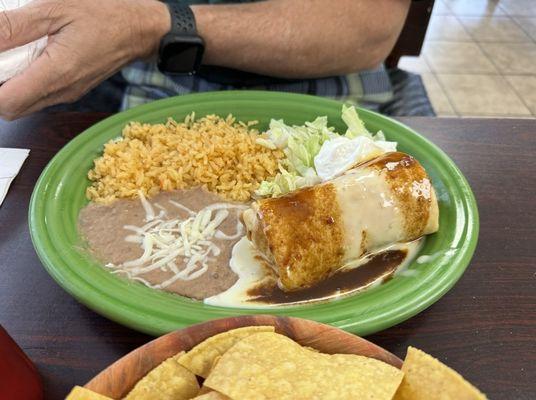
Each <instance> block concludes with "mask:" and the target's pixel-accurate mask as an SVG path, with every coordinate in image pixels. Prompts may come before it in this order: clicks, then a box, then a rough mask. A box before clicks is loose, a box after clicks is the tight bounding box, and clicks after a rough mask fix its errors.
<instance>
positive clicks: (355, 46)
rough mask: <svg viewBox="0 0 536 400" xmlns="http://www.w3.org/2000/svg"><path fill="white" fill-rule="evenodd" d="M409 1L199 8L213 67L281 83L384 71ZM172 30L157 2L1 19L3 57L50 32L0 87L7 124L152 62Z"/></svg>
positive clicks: (38, 3) (48, 3)
mask: <svg viewBox="0 0 536 400" xmlns="http://www.w3.org/2000/svg"><path fill="white" fill-rule="evenodd" d="M409 1H410V0H266V1H262V2H258V3H249V4H235V5H207V6H194V7H193V10H194V13H195V16H196V20H197V25H198V31H199V33H200V35H201V36H202V37H203V38H204V40H205V41H206V56H205V63H206V64H212V65H219V66H224V67H231V68H235V69H241V70H244V71H249V72H255V73H260V74H265V75H273V76H279V77H302V78H305V77H319V76H328V75H334V74H341V73H348V72H352V71H357V70H360V69H366V68H371V67H374V66H376V65H378V64H379V63H380V62H381V61H383V59H384V58H385V57H386V56H387V55H388V53H389V52H390V50H391V48H392V46H393V45H394V43H395V41H396V38H397V37H398V34H399V32H400V30H401V28H402V25H403V23H404V20H405V17H406V13H407V10H408V8H409ZM170 27H171V22H170V16H169V12H168V11H167V9H166V6H165V5H163V4H162V3H159V2H157V1H154V0H35V1H34V2H33V3H30V4H29V5H27V6H25V7H22V8H20V9H18V10H12V11H7V12H1V13H0V52H1V51H4V50H7V49H10V48H13V47H16V46H20V45H23V44H25V43H28V42H31V41H33V40H36V39H37V38H39V37H42V36H45V35H48V37H49V41H48V45H47V47H46V49H45V51H44V53H43V54H42V55H41V56H40V57H39V58H38V59H37V60H36V61H35V62H34V63H33V64H32V65H31V66H30V67H29V68H28V69H27V70H26V71H24V72H23V73H21V74H20V75H18V76H16V77H14V78H13V79H11V80H9V81H8V82H6V83H4V84H3V85H2V86H0V117H3V118H6V119H14V118H17V117H20V116H22V115H26V114H29V113H32V112H34V111H37V110H40V109H42V108H44V107H47V106H50V105H53V104H57V103H61V102H69V101H74V100H76V99H77V98H79V97H81V96H82V95H83V94H85V93H86V92H87V91H89V90H90V89H91V88H93V87H95V86H96V85H97V84H98V83H100V82H101V81H102V80H104V79H106V78H107V77H108V76H110V75H112V74H113V73H114V72H116V71H118V70H119V69H121V68H122V67H123V66H125V65H126V64H128V63H130V62H132V61H134V60H136V59H141V58H147V57H150V56H154V55H155V53H156V51H157V49H158V45H159V42H160V40H161V38H162V37H163V35H164V34H165V33H166V32H168V31H169V29H170Z"/></svg>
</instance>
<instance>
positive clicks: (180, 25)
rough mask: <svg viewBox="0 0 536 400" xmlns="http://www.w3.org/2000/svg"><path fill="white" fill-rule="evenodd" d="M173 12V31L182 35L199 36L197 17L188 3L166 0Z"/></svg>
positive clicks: (170, 10) (171, 12)
mask: <svg viewBox="0 0 536 400" xmlns="http://www.w3.org/2000/svg"><path fill="white" fill-rule="evenodd" d="M166 4H167V6H168V8H169V12H170V14H171V32H172V33H175V34H181V35H189V36H197V30H196V26H195V17H194V13H193V11H192V9H191V8H190V6H188V5H184V4H180V3H177V2H176V1H170V2H166Z"/></svg>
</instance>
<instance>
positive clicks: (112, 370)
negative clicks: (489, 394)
mask: <svg viewBox="0 0 536 400" xmlns="http://www.w3.org/2000/svg"><path fill="white" fill-rule="evenodd" d="M251 325H272V326H274V327H275V330H276V332H278V333H281V334H283V335H285V336H288V337H289V338H291V339H293V340H295V341H296V342H298V343H300V344H301V345H303V346H309V347H313V348H315V349H317V350H319V351H321V352H322V353H327V354H335V353H339V354H358V355H362V356H367V357H373V358H376V359H378V360H381V361H384V362H386V363H388V364H391V365H393V366H395V367H397V368H400V367H401V366H402V361H401V360H400V359H399V358H398V357H396V356H395V355H393V354H391V353H389V352H388V351H386V350H384V349H382V348H381V347H378V346H376V345H375V344H372V343H370V342H369V341H367V340H365V339H362V338H360V337H358V336H354V335H352V334H350V333H348V332H345V331H342V330H340V329H337V328H334V327H332V326H329V325H324V324H321V323H318V322H314V321H309V320H306V319H300V318H290V317H275V316H271V315H251V316H240V317H232V318H224V319H218V320H213V321H208V322H205V323H202V324H198V325H193V326H190V327H188V328H185V329H181V330H178V331H175V332H171V333H168V334H167V335H164V336H161V337H159V338H158V339H155V340H153V341H151V342H149V343H147V344H145V345H143V346H142V347H140V348H138V349H136V350H134V351H132V352H130V353H129V354H127V355H126V356H124V357H123V358H121V359H119V360H117V361H116V362H115V363H113V364H112V365H110V366H109V367H108V368H106V369H105V370H104V371H102V372H101V373H100V374H98V375H97V376H96V377H95V378H93V379H92V380H91V381H89V382H88V383H87V384H86V385H85V387H86V388H88V389H90V390H93V391H94V392H97V393H100V394H102V395H105V396H108V397H111V398H112V399H120V398H123V397H124V396H126V395H127V394H128V392H129V391H130V390H131V389H132V387H133V386H134V385H135V384H136V382H138V381H139V380H140V379H141V378H143V377H144V376H145V375H146V374H147V373H148V372H149V371H150V370H152V369H153V368H155V367H156V366H157V365H158V364H160V363H161V362H163V361H164V360H166V359H167V358H169V357H171V356H173V355H175V354H177V353H178V352H180V351H188V350H190V349H191V348H192V347H194V346H195V345H197V344H198V343H200V342H202V341H203V340H205V339H207V338H209V337H211V336H214V335H216V334H218V333H222V332H225V331H228V330H231V329H235V328H240V327H243V326H251Z"/></svg>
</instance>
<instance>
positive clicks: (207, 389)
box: [197, 386, 213, 396]
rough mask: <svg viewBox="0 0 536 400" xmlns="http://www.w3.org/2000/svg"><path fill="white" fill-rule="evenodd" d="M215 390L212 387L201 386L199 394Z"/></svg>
mask: <svg viewBox="0 0 536 400" xmlns="http://www.w3.org/2000/svg"><path fill="white" fill-rule="evenodd" d="M210 392H213V390H212V389H211V388H208V387H206V386H201V389H199V392H197V395H198V396H201V395H202V394H206V393H210Z"/></svg>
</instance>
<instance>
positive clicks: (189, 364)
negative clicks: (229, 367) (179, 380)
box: [179, 326, 275, 378]
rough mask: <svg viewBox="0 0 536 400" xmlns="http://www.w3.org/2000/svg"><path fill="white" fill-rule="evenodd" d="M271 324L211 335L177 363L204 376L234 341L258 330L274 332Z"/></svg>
mask: <svg viewBox="0 0 536 400" xmlns="http://www.w3.org/2000/svg"><path fill="white" fill-rule="evenodd" d="M274 331H275V328H274V327H273V326H246V327H244V328H238V329H233V330H231V331H227V332H223V333H220V334H218V335H215V336H212V337H210V338H208V339H207V340H205V341H203V342H201V343H199V344H198V345H197V346H195V347H194V348H193V349H191V350H190V351H189V352H188V353H186V354H185V355H183V356H182V357H180V358H179V363H180V364H181V365H183V366H184V367H186V368H187V369H188V370H190V371H192V372H193V373H194V374H196V375H199V376H202V377H203V378H206V377H207V376H208V374H209V372H210V370H211V369H212V366H213V365H214V362H215V361H216V359H217V358H218V356H221V355H223V353H225V352H226V351H227V350H229V349H230V348H231V347H232V346H233V345H234V344H235V343H236V342H238V341H240V340H242V339H244V338H245V337H248V336H250V335H252V334H254V333H259V332H274Z"/></svg>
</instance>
